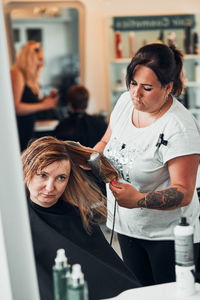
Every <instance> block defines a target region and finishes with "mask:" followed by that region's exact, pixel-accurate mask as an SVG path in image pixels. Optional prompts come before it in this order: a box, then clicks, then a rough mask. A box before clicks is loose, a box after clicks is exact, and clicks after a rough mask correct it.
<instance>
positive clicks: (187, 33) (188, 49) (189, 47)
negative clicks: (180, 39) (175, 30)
mask: <svg viewBox="0 0 200 300" xmlns="http://www.w3.org/2000/svg"><path fill="white" fill-rule="evenodd" d="M184 46H185V53H186V54H191V53H192V41H191V25H190V23H186V24H185V40H184Z"/></svg>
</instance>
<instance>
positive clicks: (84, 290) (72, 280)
mask: <svg viewBox="0 0 200 300" xmlns="http://www.w3.org/2000/svg"><path fill="white" fill-rule="evenodd" d="M66 299H67V300H88V287H87V283H86V281H85V280H84V275H83V273H82V271H81V266H80V265H79V264H75V265H73V266H72V272H71V274H70V277H69V285H68V289H67V298H66Z"/></svg>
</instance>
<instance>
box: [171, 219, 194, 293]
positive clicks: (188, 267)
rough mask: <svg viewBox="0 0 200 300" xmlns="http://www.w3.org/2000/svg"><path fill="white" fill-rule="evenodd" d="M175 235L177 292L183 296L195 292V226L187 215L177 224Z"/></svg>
mask: <svg viewBox="0 0 200 300" xmlns="http://www.w3.org/2000/svg"><path fill="white" fill-rule="evenodd" d="M174 235H175V262H176V266H175V271H176V283H177V292H178V294H179V295H181V296H190V295H192V294H194V293H195V278H194V273H195V266H194V249H193V227H192V226H191V225H189V224H188V223H187V220H186V218H185V217H182V218H181V221H180V223H179V225H177V226H175V228H174Z"/></svg>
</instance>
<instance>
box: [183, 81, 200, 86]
mask: <svg viewBox="0 0 200 300" xmlns="http://www.w3.org/2000/svg"><path fill="white" fill-rule="evenodd" d="M186 86H187V87H199V86H200V82H198V81H188V82H186Z"/></svg>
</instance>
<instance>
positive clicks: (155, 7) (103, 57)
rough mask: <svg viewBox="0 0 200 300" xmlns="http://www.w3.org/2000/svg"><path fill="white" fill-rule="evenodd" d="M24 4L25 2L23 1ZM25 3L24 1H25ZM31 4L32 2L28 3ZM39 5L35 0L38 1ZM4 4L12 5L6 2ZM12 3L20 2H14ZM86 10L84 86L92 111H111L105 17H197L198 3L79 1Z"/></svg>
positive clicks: (199, 6)
mask: <svg viewBox="0 0 200 300" xmlns="http://www.w3.org/2000/svg"><path fill="white" fill-rule="evenodd" d="M21 1H23V0H21ZM24 1H25V0H24ZM29 1H31V0H29ZM37 1H38V2H39V0H36V1H35V2H37ZM4 2H9V1H8V0H4ZM12 2H19V1H18V0H13V1H12ZM69 2H72V3H73V2H81V3H83V4H85V9H86V34H85V47H86V48H85V50H86V51H85V61H86V69H85V82H84V83H85V84H86V86H87V87H88V88H89V90H90V92H91V101H90V106H89V111H90V112H98V111H100V110H106V111H108V112H109V111H110V100H109V93H108V80H109V77H108V61H107V45H106V38H105V36H106V25H105V24H106V22H105V20H106V18H108V17H111V16H116V15H118V16H120V15H124V16H125V15H127V16H128V15H157V14H182V13H183V14H184V13H185V14H198V13H200V1H199V0H190V1H188V0H176V1H174V0H168V1H167V2H166V1H160V0H151V1H149V0H143V1H136V0H80V1H69Z"/></svg>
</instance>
